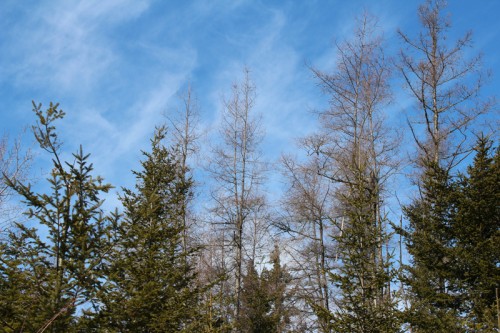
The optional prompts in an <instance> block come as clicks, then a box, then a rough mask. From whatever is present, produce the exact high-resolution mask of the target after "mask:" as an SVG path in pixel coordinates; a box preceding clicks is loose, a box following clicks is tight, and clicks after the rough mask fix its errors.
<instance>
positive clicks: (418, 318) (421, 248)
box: [402, 161, 460, 332]
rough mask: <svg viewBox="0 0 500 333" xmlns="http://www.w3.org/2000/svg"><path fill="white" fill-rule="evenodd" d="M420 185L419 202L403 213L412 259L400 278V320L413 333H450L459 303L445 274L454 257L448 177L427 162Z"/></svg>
mask: <svg viewBox="0 0 500 333" xmlns="http://www.w3.org/2000/svg"><path fill="white" fill-rule="evenodd" d="M421 181H422V184H421V186H420V198H418V199H417V200H414V202H413V203H412V204H410V205H408V206H406V207H404V208H403V210H404V213H405V215H406V217H407V219H408V228H407V229H406V230H405V231H404V236H405V241H406V246H407V249H408V252H409V254H410V255H411V256H412V260H411V263H410V265H407V266H405V267H404V268H405V270H406V274H405V275H404V276H403V277H402V281H403V283H404V284H405V285H407V286H408V289H409V290H408V291H409V294H408V297H409V300H410V303H411V305H410V308H408V309H407V311H406V321H407V322H408V323H409V324H410V325H411V327H412V329H413V330H415V331H417V332H456V331H460V330H459V323H458V320H457V318H458V315H459V310H460V309H459V305H460V304H459V299H458V298H457V297H456V292H457V279H456V277H455V276H454V275H453V273H452V271H451V269H450V267H451V266H450V265H451V262H452V258H454V257H455V253H454V250H453V237H452V229H451V225H452V219H453V212H454V205H453V186H452V184H451V179H450V176H449V174H448V172H447V171H446V170H445V169H443V168H441V167H439V166H438V165H436V164H435V163H434V162H432V161H428V163H427V164H426V169H425V172H424V174H423V175H422V177H421Z"/></svg>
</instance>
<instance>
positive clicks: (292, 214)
mask: <svg viewBox="0 0 500 333" xmlns="http://www.w3.org/2000/svg"><path fill="white" fill-rule="evenodd" d="M320 159H321V156H320V155H318V154H314V155H313V156H312V157H311V158H310V159H309V160H308V161H306V162H305V163H299V162H297V161H296V159H294V158H292V157H290V156H283V157H282V159H281V162H282V168H283V174H284V176H285V177H286V179H287V190H286V192H285V195H284V198H283V206H284V208H285V212H284V216H282V218H280V219H279V220H278V221H277V223H276V226H277V227H278V229H279V230H281V231H282V232H285V233H286V234H287V236H286V239H287V249H288V251H289V252H290V253H292V252H293V255H292V256H291V258H292V259H293V260H292V263H293V264H294V265H293V266H292V267H294V269H293V271H294V276H295V281H296V285H297V288H298V289H299V292H298V294H299V295H300V296H301V297H302V298H303V299H307V301H308V302H313V303H314V304H317V305H318V306H321V307H323V308H324V309H326V310H327V311H330V297H331V288H330V283H329V281H328V272H329V271H330V270H331V269H332V268H333V258H334V242H333V239H332V238H331V236H330V235H331V234H333V233H335V232H338V230H334V229H335V227H334V225H333V223H332V222H333V219H334V217H333V215H332V214H334V211H333V208H334V207H333V202H332V199H333V193H334V185H333V184H332V182H331V181H330V180H328V179H326V178H325V177H322V176H321V175H320V173H321V165H322V164H323V163H322V161H321V160H320ZM302 308H303V311H307V309H306V308H307V307H306V306H305V304H304V306H302ZM309 311H311V310H309ZM306 315H307V314H306ZM315 326H319V329H320V330H321V332H329V329H328V325H327V323H326V322H325V321H324V320H320V321H318V322H317V325H315ZM315 328H316V327H315ZM311 329H314V328H311Z"/></svg>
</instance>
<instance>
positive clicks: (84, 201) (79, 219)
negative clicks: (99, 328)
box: [0, 103, 111, 332]
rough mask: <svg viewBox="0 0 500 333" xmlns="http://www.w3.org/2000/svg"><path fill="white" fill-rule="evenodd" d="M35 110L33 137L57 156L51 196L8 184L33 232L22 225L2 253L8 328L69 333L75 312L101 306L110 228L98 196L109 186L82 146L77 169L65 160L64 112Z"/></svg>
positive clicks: (2, 300) (55, 107) (13, 182)
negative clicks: (60, 131) (60, 127)
mask: <svg viewBox="0 0 500 333" xmlns="http://www.w3.org/2000/svg"><path fill="white" fill-rule="evenodd" d="M33 107H34V112H35V114H36V117H37V123H36V125H35V126H33V131H34V134H35V138H36V140H37V141H38V143H39V145H40V147H41V148H42V149H43V150H45V151H47V152H48V153H49V154H50V155H51V157H52V171H51V172H50V176H49V178H48V183H49V186H50V189H51V191H52V192H51V193H48V194H46V193H36V192H34V191H33V190H32V188H31V186H30V185H29V184H28V185H26V184H23V183H21V182H19V181H18V180H16V179H10V178H8V177H6V178H5V179H6V182H7V184H8V185H9V186H10V187H11V188H12V189H13V190H14V191H16V192H17V193H18V194H19V195H20V196H21V197H22V198H23V200H24V203H25V204H26V205H27V208H28V209H27V211H26V215H27V216H28V218H29V219H30V221H32V227H30V226H29V224H22V223H16V224H15V226H16V229H17V230H12V231H11V232H10V234H9V238H8V240H7V242H6V243H4V244H2V247H1V252H0V254H1V265H0V274H1V278H2V288H1V291H0V293H1V295H0V304H1V305H2V306H0V309H2V310H1V311H2V312H6V313H2V314H1V317H2V321H3V323H2V325H5V327H7V328H8V330H9V329H10V330H12V331H23V330H27V331H33V332H34V331H38V332H43V331H46V330H48V331H50V332H70V331H72V330H73V329H74V321H75V311H76V308H77V307H81V309H83V310H85V309H87V308H89V306H90V305H94V306H95V305H96V304H94V302H93V301H94V299H95V295H96V293H97V291H98V290H99V289H100V287H101V284H102V279H101V278H102V276H103V274H102V265H103V260H104V258H103V257H104V256H105V255H106V253H107V252H108V250H109V223H108V221H107V218H106V217H105V216H104V214H103V211H102V209H101V205H102V200H101V199H100V198H99V196H100V195H101V194H102V193H106V192H108V190H109V189H110V188H111V186H110V185H108V184H103V182H102V179H101V178H100V177H98V176H97V177H95V176H93V175H92V169H93V167H92V164H90V163H89V162H88V157H89V155H85V154H84V153H83V151H82V149H81V147H80V150H79V151H78V152H77V153H75V154H73V157H74V160H73V162H71V163H69V162H63V161H62V160H61V158H60V156H61V155H60V148H61V143H60V142H59V138H58V136H57V133H56V130H55V125H54V122H55V121H57V120H59V119H61V118H63V116H64V112H63V111H62V110H60V109H59V107H58V105H57V104H52V103H51V104H50V106H49V108H48V109H47V111H45V112H43V111H42V110H41V107H42V106H41V105H35V104H34V103H33ZM4 176H5V175H4ZM90 309H92V307H90Z"/></svg>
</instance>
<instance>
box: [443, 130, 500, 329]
mask: <svg viewBox="0 0 500 333" xmlns="http://www.w3.org/2000/svg"><path fill="white" fill-rule="evenodd" d="M475 152H476V154H475V156H474V160H473V163H472V164H471V165H470V166H469V167H468V168H467V173H466V174H465V175H462V176H461V177H460V179H459V180H458V181H457V182H456V183H457V184H456V187H455V188H456V189H455V193H454V200H453V201H454V203H455V216H454V218H453V221H452V225H451V227H452V234H453V238H454V243H455V247H456V251H455V257H454V258H453V259H454V260H453V261H452V268H453V271H452V272H453V274H454V275H455V276H456V277H457V279H458V280H459V285H458V286H459V289H458V291H457V293H458V295H459V299H460V303H461V309H460V310H461V316H462V317H465V322H464V326H465V327H466V329H467V330H470V331H475V330H480V331H491V330H493V328H494V327H495V326H496V318H495V317H496V316H497V313H496V309H495V306H494V305H495V297H496V295H495V288H499V287H500V286H499V284H500V282H499V281H500V246H499V244H500V187H499V186H498V184H500V149H498V148H497V150H496V153H494V154H493V153H492V142H491V141H490V140H488V139H487V138H485V137H480V138H479V139H478V142H477V144H476V147H475Z"/></svg>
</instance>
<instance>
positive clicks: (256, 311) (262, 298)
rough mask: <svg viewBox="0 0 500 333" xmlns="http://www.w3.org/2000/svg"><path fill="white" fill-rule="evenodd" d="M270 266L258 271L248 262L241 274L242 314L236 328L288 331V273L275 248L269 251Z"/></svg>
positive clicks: (255, 331)
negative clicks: (244, 273)
mask: <svg viewBox="0 0 500 333" xmlns="http://www.w3.org/2000/svg"><path fill="white" fill-rule="evenodd" d="M271 261H272V264H273V268H272V269H271V270H268V269H266V268H264V270H263V271H262V273H261V274H260V276H259V274H258V272H257V270H256V269H255V266H254V263H253V262H250V263H249V264H248V268H247V274H246V275H244V276H243V291H242V315H241V317H240V319H239V323H238V326H239V330H240V331H241V332H248V333H279V332H288V331H287V324H289V319H290V318H289V315H290V309H289V308H288V307H287V304H286V300H287V299H286V298H287V290H286V287H287V284H288V283H289V282H290V278H291V277H290V275H289V273H288V272H287V271H286V269H285V268H284V267H282V266H281V263H280V254H279V250H278V248H277V247H275V249H274V251H273V252H272V253H271Z"/></svg>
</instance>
